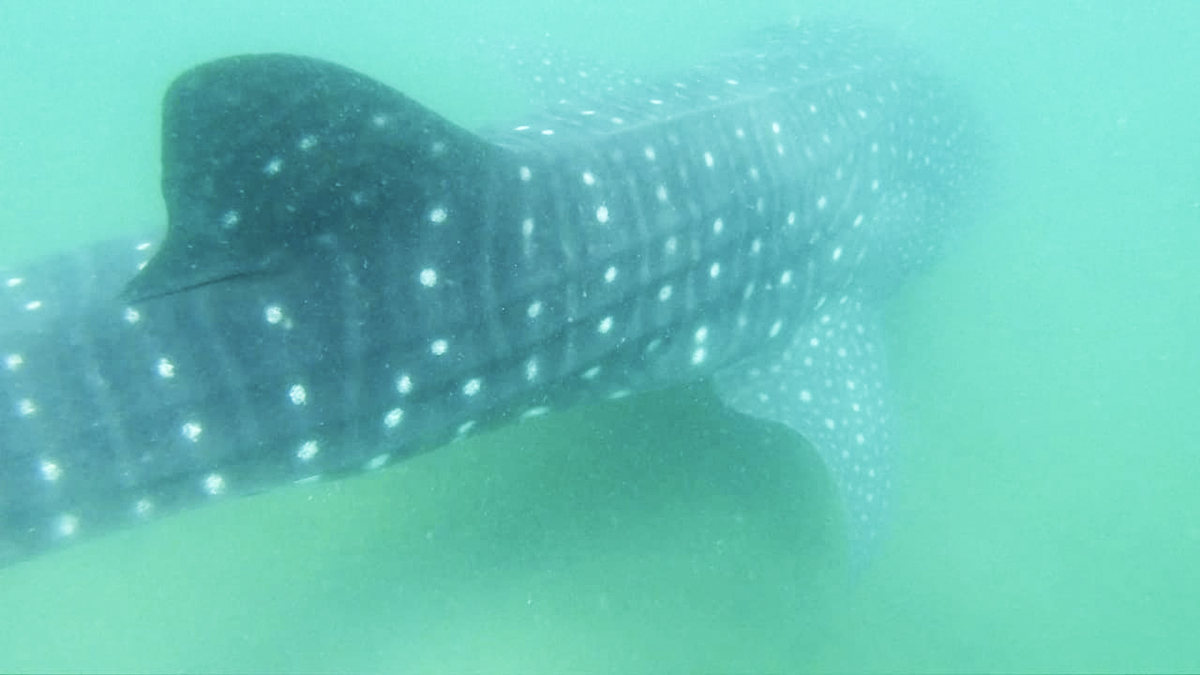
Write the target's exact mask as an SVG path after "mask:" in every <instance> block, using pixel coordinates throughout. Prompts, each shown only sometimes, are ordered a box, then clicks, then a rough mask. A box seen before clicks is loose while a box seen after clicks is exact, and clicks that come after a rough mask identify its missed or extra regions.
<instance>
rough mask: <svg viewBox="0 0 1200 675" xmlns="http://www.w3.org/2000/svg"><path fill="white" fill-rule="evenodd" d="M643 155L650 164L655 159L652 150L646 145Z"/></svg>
mask: <svg viewBox="0 0 1200 675" xmlns="http://www.w3.org/2000/svg"><path fill="white" fill-rule="evenodd" d="M644 153H645V155H646V159H648V160H650V161H651V162H653V161H654V158H655V154H654V148H652V147H650V146H648V145H647V146H646V149H645V150H644Z"/></svg>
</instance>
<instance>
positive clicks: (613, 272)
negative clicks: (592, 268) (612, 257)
mask: <svg viewBox="0 0 1200 675" xmlns="http://www.w3.org/2000/svg"><path fill="white" fill-rule="evenodd" d="M616 280H617V268H615V267H609V268H608V269H606V270H604V281H605V283H609V284H611V283H612V282H614V281H616Z"/></svg>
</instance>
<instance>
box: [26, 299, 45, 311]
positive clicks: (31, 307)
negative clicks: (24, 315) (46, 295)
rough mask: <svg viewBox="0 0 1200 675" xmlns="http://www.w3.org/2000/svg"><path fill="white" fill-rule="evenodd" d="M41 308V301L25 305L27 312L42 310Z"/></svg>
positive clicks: (32, 301)
mask: <svg viewBox="0 0 1200 675" xmlns="http://www.w3.org/2000/svg"><path fill="white" fill-rule="evenodd" d="M41 308H42V301H41V300H31V301H29V302H27V303H25V310H26V311H29V312H32V311H34V310H37V309H41Z"/></svg>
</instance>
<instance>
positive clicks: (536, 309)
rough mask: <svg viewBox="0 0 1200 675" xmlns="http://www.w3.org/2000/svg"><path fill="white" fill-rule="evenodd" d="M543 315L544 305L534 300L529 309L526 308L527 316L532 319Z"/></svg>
mask: <svg viewBox="0 0 1200 675" xmlns="http://www.w3.org/2000/svg"><path fill="white" fill-rule="evenodd" d="M541 313H542V303H541V301H538V300H534V301H533V302H531V303H529V307H527V308H525V316H528V317H529V318H531V319H536V318H538V315H539V314H541Z"/></svg>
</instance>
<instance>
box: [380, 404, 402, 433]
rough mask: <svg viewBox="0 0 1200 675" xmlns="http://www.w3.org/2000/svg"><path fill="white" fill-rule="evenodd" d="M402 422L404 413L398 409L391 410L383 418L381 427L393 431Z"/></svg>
mask: <svg viewBox="0 0 1200 675" xmlns="http://www.w3.org/2000/svg"><path fill="white" fill-rule="evenodd" d="M403 420H404V411H403V410H401V409H400V408H392V409H391V410H389V411H387V414H385V415H384V416H383V426H385V427H387V428H388V429H395V428H396V427H397V426H399V425H400V422H401V421H403Z"/></svg>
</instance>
